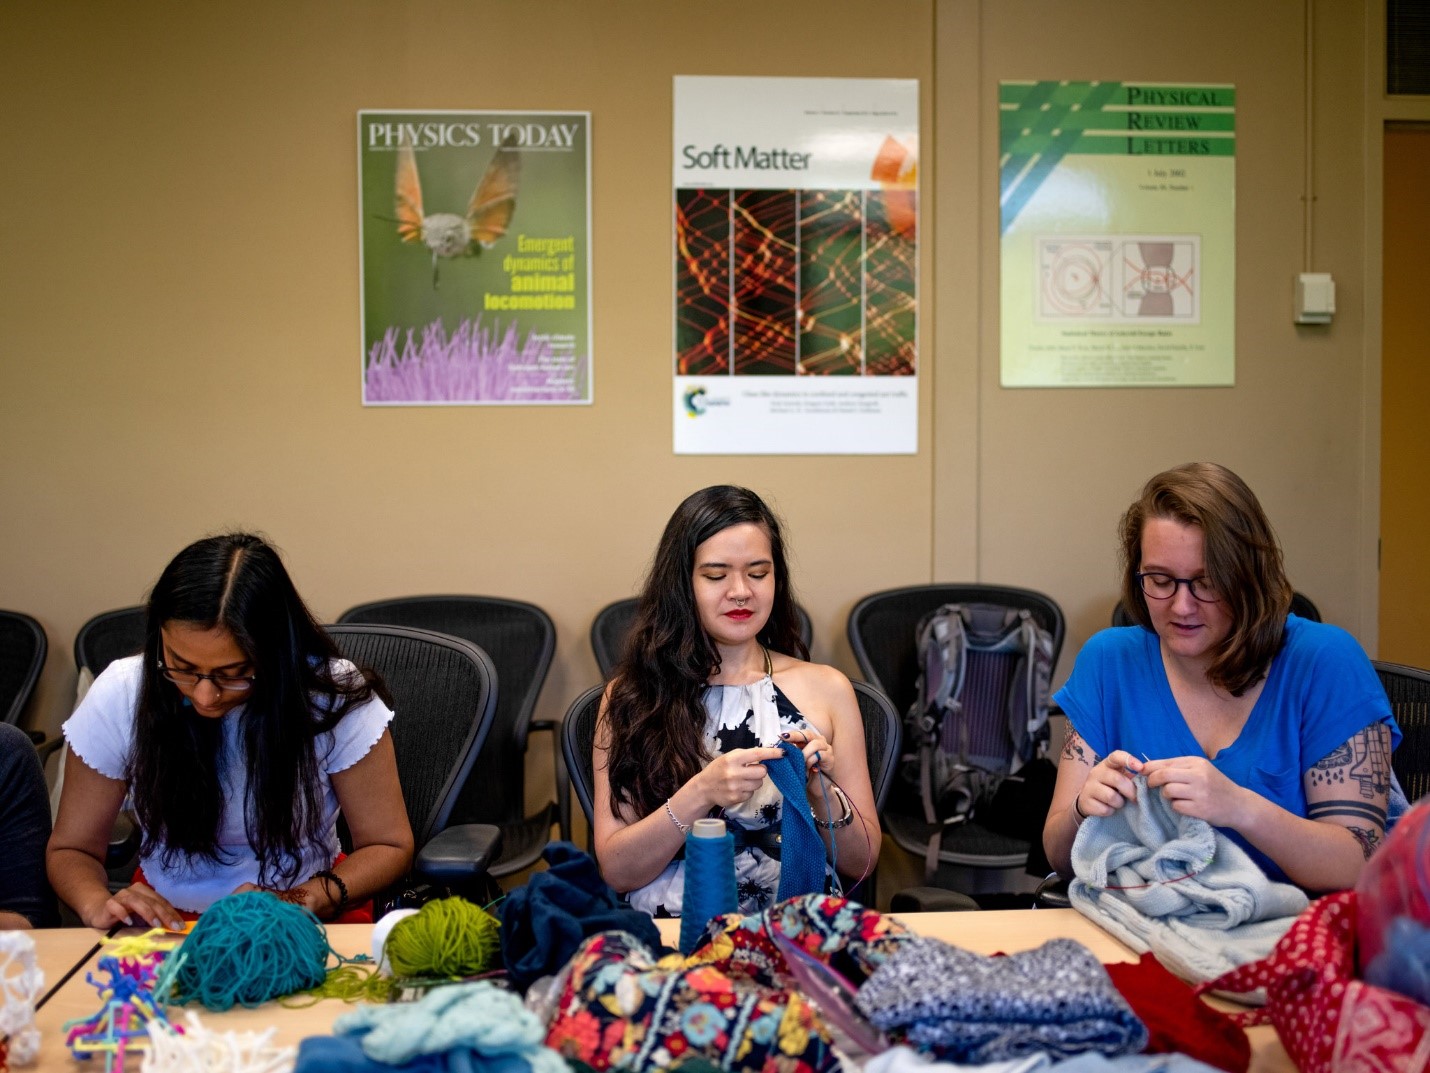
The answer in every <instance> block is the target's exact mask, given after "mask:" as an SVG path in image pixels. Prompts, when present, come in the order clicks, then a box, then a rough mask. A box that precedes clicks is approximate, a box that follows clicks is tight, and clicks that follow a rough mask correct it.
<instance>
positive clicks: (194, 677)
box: [158, 660, 257, 693]
mask: <svg viewBox="0 0 1430 1073" xmlns="http://www.w3.org/2000/svg"><path fill="white" fill-rule="evenodd" d="M158 666H159V673H160V674H162V675H163V676H164V677H165V678H167V679H168V680H169V681H171V682H173V683H174V684H175V685H176V686H196V685H198V684H199V683H200V682H202V681H203V680H204V679H208V680H209V681H210V682H212V683H213V684H214V688H215V689H217V690H218V691H219V692H220V693H243V692H245V691H246V690H249V689H252V688H253V680H254V678H256V677H257V675H252V674H199V673H198V672H197V671H176V670H174V668H173V667H169V666H166V665H165V664H164V661H163V660H160V661H159V665H158Z"/></svg>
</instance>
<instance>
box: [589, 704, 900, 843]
mask: <svg viewBox="0 0 1430 1073" xmlns="http://www.w3.org/2000/svg"><path fill="white" fill-rule="evenodd" d="M853 685H854V696H855V698H856V699H857V700H858V701H859V715H860V717H861V718H862V720H863V722H864V755H865V759H866V760H867V761H868V764H869V781H870V783H871V784H872V785H873V789H874V804H875V806H876V807H877V808H880V809H882V808H883V807H884V801H885V799H886V798H887V797H888V796H889V788H890V786H892V785H893V782H894V772H895V770H896V769H897V768H898V764H899V748H900V746H901V743H902V741H903V720H902V719H900V718H899V713H898V712H897V711H895V709H894V706H893V705H892V704H890V703H889V698H888V697H886V696H884V694H883V693H881V692H879V690H877V689H875V688H874V687H873V686H871V685H869V684H868V683H867V682H855V683H853ZM604 691H605V687H604V686H592V687H591V688H590V689H588V690H586V692H584V693H582V694H581V695H580V696H579V697H577V698H576V699H575V700H574V701H572V702H571V707H570V708H568V709H567V711H566V718H565V719H564V720H563V721H562V724H561V752H562V755H563V756H564V757H565V758H566V770H567V771H569V772H570V774H571V791H572V793H574V794H575V795H576V800H577V802H578V803H579V804H580V806H581V811H582V812H584V813H585V814H586V826H587V831H588V832H589V831H590V830H591V824H592V815H593V810H592V802H593V801H594V797H593V794H594V792H595V790H594V787H595V752H594V749H595V742H596V716H597V714H598V713H599V712H600V710H601V695H602V693H603V692H604ZM586 844H587V846H588V847H590V845H591V836H590V834H589V833H588V835H587V842H586Z"/></svg>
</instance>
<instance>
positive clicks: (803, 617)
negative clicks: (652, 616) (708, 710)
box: [591, 596, 814, 678]
mask: <svg viewBox="0 0 1430 1073" xmlns="http://www.w3.org/2000/svg"><path fill="white" fill-rule="evenodd" d="M636 602H637V601H636V598H635V597H634V596H632V597H629V598H628V599H625V600H617V601H616V602H615V603H611V604H607V605H606V606H605V607H603V608H601V610H600V611H598V612H597V613H596V617H595V619H594V620H593V621H592V622H591V651H592V652H594V653H595V655H596V666H597V667H599V668H600V669H601V677H602V678H609V677H611V672H612V671H613V670H615V667H616V664H617V663H619V662H620V660H621V652H622V649H623V648H624V647H625V643H626V634H628V633H629V632H630V629H631V624H632V623H633V622H634V621H635V618H636ZM794 609H795V613H796V614H798V615H799V636H800V640H802V641H803V642H804V647H805V648H808V647H809V646H810V645H811V644H812V643H813V641H814V624H813V623H812V622H811V621H810V618H809V612H808V611H806V610H805V609H804V606H803V605H802V604H795V605H794Z"/></svg>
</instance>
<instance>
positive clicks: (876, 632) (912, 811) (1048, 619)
mask: <svg viewBox="0 0 1430 1073" xmlns="http://www.w3.org/2000/svg"><path fill="white" fill-rule="evenodd" d="M944 604H991V605H996V606H1001V607H1005V608H1010V609H1014V610H1020V611H1027V612H1028V613H1029V614H1030V615H1031V616H1032V617H1033V620H1034V621H1035V622H1037V623H1038V625H1040V626H1041V627H1042V628H1043V629H1045V630H1047V631H1048V634H1049V635H1050V637H1051V639H1052V646H1053V651H1052V662H1053V666H1054V667H1056V666H1057V661H1058V655H1059V653H1060V652H1061V651H1062V645H1063V637H1064V635H1065V632H1066V627H1065V625H1064V619H1063V612H1062V608H1060V607H1059V606H1058V604H1057V602H1056V601H1055V600H1053V599H1052V598H1051V597H1049V596H1046V595H1044V594H1043V593H1040V592H1035V591H1033V590H1032V589H1021V588H1015V587H1013V586H1008V585H980V584H961V585H952V584H951V585H910V586H906V587H904V588H898V589H888V590H886V591H883V592H876V593H874V594H872V595H870V596H866V597H864V599H862V600H860V601H859V602H858V603H857V604H855V605H854V609H853V610H852V611H850V613H849V623H848V633H849V645H850V647H851V648H852V649H853V651H854V659H855V661H856V662H857V663H858V665H859V669H860V671H861V672H862V673H863V675H864V677H865V678H866V679H867V680H868V681H869V682H871V683H873V684H874V685H875V686H877V687H878V688H879V689H880V690H882V691H883V693H884V694H885V695H886V696H887V697H888V698H889V700H890V701H892V703H893V706H894V710H895V711H896V712H906V711H908V709H909V708H910V707H911V706H912V705H913V703H914V700H915V698H916V696H917V693H918V677H919V658H918V657H919V654H918V646H917V639H916V631H917V629H918V624H919V620H920V619H922V618H923V617H924V616H925V615H926V614H928V613H929V612H931V611H934V610H937V609H938V608H939V607H941V606H942V605H944ZM1004 678H1006V676H1004ZM1004 678H1000V677H999V666H998V660H997V659H996V658H995V659H992V660H988V661H986V664H985V666H983V667H982V668H978V669H975V670H973V671H972V672H971V673H970V675H969V677H968V679H967V680H965V683H964V694H963V699H964V702H965V704H968V703H976V702H977V699H978V697H979V696H980V695H985V694H986V695H987V696H988V697H993V698H995V699H996V700H997V702H998V703H1000V704H1001V703H1002V698H1003V697H1004V696H1006V681H1005V680H1004ZM970 691H971V692H970ZM915 798H917V795H916V794H911V792H903V791H902V790H900V791H899V792H895V793H892V794H890V795H889V799H888V801H887V802H886V804H885V805H883V806H881V809H880V817H881V819H882V821H883V827H884V830H885V831H886V832H887V833H888V834H889V836H890V837H891V838H892V839H893V840H894V842H895V843H896V844H897V845H898V846H900V847H901V848H903V849H904V850H906V851H908V852H909V853H912V854H915V855H917V856H923V857H924V858H925V862H926V863H925V874H926V877H927V881H928V882H932V881H933V873H934V871H935V867H936V864H937V863H939V862H941V863H944V864H951V865H957V866H961V867H966V868H978V869H990V870H991V869H1003V870H1014V869H1017V870H1021V869H1023V868H1025V867H1027V866H1028V855H1029V851H1030V850H1031V849H1032V848H1033V847H1032V844H1031V843H1030V842H1028V841H1026V840H1023V839H1020V838H1015V837H1012V836H1010V835H1007V834H1002V833H999V832H997V831H993V830H989V829H988V828H987V827H985V826H984V825H983V824H981V823H979V822H978V821H977V820H972V821H969V822H967V823H963V824H960V825H957V826H952V827H948V828H946V829H945V828H942V826H941V825H937V824H934V825H931V824H929V823H927V822H926V821H925V819H924V815H923V809H922V805H921V803H920V802H918V801H917V800H915ZM936 831H940V832H941V837H940V840H939V845H938V853H937V861H936V862H934V861H929V859H928V856H927V854H928V853H929V847H930V842H931V839H932V837H933V835H934V833H935V832H936Z"/></svg>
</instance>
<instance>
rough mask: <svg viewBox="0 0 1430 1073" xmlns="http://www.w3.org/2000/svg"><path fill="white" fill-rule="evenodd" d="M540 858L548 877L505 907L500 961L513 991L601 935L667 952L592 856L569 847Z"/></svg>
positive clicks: (537, 878)
mask: <svg viewBox="0 0 1430 1073" xmlns="http://www.w3.org/2000/svg"><path fill="white" fill-rule="evenodd" d="M542 856H544V857H545V858H546V863H547V869H546V871H544V872H536V873H534V874H533V875H532V877H531V878H530V879H528V880H527V881H526V885H525V886H522V887H518V888H517V889H516V890H514V891H512V892H511V893H510V894H508V895H507V896H506V899H505V900H504V901H503V902H502V904H501V953H502V961H503V962H504V963H505V965H506V971H507V977H508V979H510V981H511V982H512V984H513V985H514V986H516V987H518V988H520V989H522V990H523V991H524V990H525V989H526V988H528V987H530V986H531V985H532V984H533V983H534V982H535V981H537V980H539V979H540V978H541V977H543V976H549V975H551V974H552V973H554V972H556V971H557V970H558V969H560V968H561V967H562V966H563V965H565V964H566V963H567V962H568V961H570V960H571V958H572V956H574V955H575V953H576V948H577V947H579V946H580V945H581V943H582V941H584V940H585V939H586V937H587V936H590V935H595V934H596V933H597V932H602V931H626V932H630V933H631V934H632V935H634V936H635V937H636V938H637V939H639V940H640V941H641V942H643V943H645V944H646V946H648V947H650V948H651V949H652V950H656V949H659V950H663V951H668V949H669V948H668V947H665V946H663V945H662V943H661V941H660V932H659V930H657V928H656V926H655V921H653V920H652V919H651V918H650V916H649V915H648V914H646V913H642V912H640V911H639V910H637V909H632V908H631V907H630V906H628V905H626V904H625V903H624V902H623V901H621V898H620V896H619V895H617V894H616V892H615V891H614V890H612V889H611V888H610V886H609V885H607V883H606V881H605V880H604V879H602V878H601V871H600V869H599V868H597V867H596V862H595V861H593V860H592V859H591V858H590V856H588V855H587V854H585V853H583V852H582V851H581V850H579V849H577V848H576V847H575V846H574V845H572V844H571V843H570V842H552V843H551V844H550V845H548V846H547V847H546V850H545V851H544V852H543V854H542Z"/></svg>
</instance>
